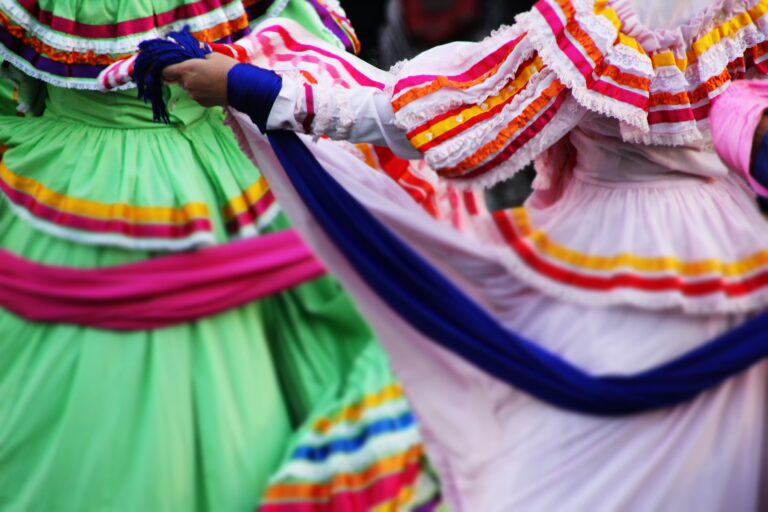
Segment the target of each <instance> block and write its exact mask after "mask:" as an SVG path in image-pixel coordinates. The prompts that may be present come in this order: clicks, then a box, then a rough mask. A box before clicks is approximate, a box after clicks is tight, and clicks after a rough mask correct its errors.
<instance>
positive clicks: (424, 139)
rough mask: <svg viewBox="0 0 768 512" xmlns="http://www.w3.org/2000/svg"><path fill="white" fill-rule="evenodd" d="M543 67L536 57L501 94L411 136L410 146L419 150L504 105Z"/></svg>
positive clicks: (539, 59)
mask: <svg viewBox="0 0 768 512" xmlns="http://www.w3.org/2000/svg"><path fill="white" fill-rule="evenodd" d="M543 65H544V64H543V62H542V60H541V58H540V57H536V58H535V59H534V60H533V62H531V63H530V64H529V65H528V66H526V67H525V68H523V69H522V71H520V73H518V74H517V76H516V77H515V79H514V80H512V81H511V82H510V83H509V84H508V85H507V86H506V87H504V89H502V91H501V93H499V94H498V95H496V96H494V97H492V98H488V99H487V100H486V101H485V103H483V104H482V105H476V106H472V107H469V108H466V109H464V110H462V111H461V112H460V113H459V114H457V115H455V116H451V117H449V118H447V119H444V120H443V121H440V122H439V123H435V124H434V125H432V127H431V128H430V129H429V130H425V131H423V132H421V133H418V134H417V135H415V136H413V137H412V138H411V139H410V140H411V144H413V146H414V147H415V148H416V149H419V148H421V147H423V146H425V145H426V144H429V143H430V142H431V141H432V140H434V139H436V138H438V137H440V136H441V135H443V134H444V133H446V132H449V131H451V130H454V129H455V128H457V127H459V126H461V125H462V124H464V123H468V122H470V121H471V120H473V119H474V118H476V117H477V116H480V115H483V114H485V113H486V112H488V111H489V110H493V109H494V108H496V107H497V106H499V105H501V104H503V103H505V102H506V101H508V100H509V99H510V98H512V97H513V96H515V95H516V94H517V93H519V92H520V91H521V90H522V89H524V88H525V87H526V85H528V82H529V81H530V79H531V77H532V76H533V75H535V74H536V73H537V72H539V71H540V70H541V68H542V67H543Z"/></svg>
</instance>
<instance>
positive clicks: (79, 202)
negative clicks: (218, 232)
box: [0, 162, 209, 224]
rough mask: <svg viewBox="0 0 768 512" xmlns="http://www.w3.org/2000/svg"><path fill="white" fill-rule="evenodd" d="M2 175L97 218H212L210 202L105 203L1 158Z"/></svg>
mask: <svg viewBox="0 0 768 512" xmlns="http://www.w3.org/2000/svg"><path fill="white" fill-rule="evenodd" d="M0 179H2V180H3V181H4V182H5V183H7V184H8V185H9V186H10V187H12V188H13V189H15V190H18V191H20V192H24V193H25V194H29V195H31V196H33V197H34V198H35V199H36V200H37V201H38V202H40V203H42V204H44V205H46V206H48V207H50V208H54V209H56V210H59V211H61V212H66V213H71V214H74V215H80V216H84V217H92V218H97V219H121V220H127V221H129V222H132V223H166V224H168V223H172V224H182V223H185V222H188V221H189V220H190V219H193V218H208V217H209V211H208V205H206V204H205V203H188V204H186V205H184V206H182V207H178V208H173V207H165V206H135V205H129V204H125V203H101V202H97V201H91V200H88V199H80V198H76V197H72V196H67V195H65V194H62V193H60V192H57V191H55V190H52V189H50V188H48V187H46V186H45V185H43V184H42V183H40V182H39V181H36V180H33V179H32V178H28V177H25V176H20V175H18V174H16V173H14V172H13V171H12V170H11V169H9V168H8V166H7V165H6V164H5V162H0Z"/></svg>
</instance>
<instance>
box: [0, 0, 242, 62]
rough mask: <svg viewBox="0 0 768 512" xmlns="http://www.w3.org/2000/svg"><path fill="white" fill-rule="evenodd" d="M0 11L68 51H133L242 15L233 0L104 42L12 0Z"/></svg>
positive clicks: (4, 0)
mask: <svg viewBox="0 0 768 512" xmlns="http://www.w3.org/2000/svg"><path fill="white" fill-rule="evenodd" d="M0 10H2V11H3V12H4V13H6V14H7V15H8V16H9V17H10V18H11V19H12V20H13V21H14V22H15V23H17V24H18V25H20V26H22V27H24V28H25V29H26V30H27V31H28V32H29V33H30V34H31V35H32V36H34V37H35V38H37V39H39V40H40V41H42V42H43V43H45V44H47V45H50V46H53V47H54V48H59V49H60V50H62V51H67V52H72V51H75V52H81V53H87V52H97V53H101V54H127V53H134V52H135V51H136V47H137V46H138V44H139V43H140V42H142V41H144V40H145V39H150V38H154V37H162V36H163V35H164V34H165V33H166V32H169V31H171V30H180V29H181V28H182V27H184V26H185V25H189V27H190V29H191V30H192V31H193V32H200V31H203V30H207V29H210V28H213V27H215V26H217V25H219V24H222V23H226V22H230V21H234V20H236V19H238V18H240V17H242V16H245V10H244V9H243V6H242V4H241V3H240V2H232V3H230V4H229V5H226V6H223V7H219V8H217V9H215V10H213V11H210V12H208V13H205V14H202V15H200V16H196V17H194V18H190V19H183V20H177V21H174V22H172V23H170V24H168V25H164V26H162V27H155V28H153V29H151V30H149V31H147V32H143V33H141V34H136V35H132V36H126V37H121V38H119V39H110V40H106V41H104V40H95V39H87V38H82V37H74V36H68V35H65V34H63V33H61V32H56V31H54V30H53V29H51V27H49V26H48V25H45V24H43V23H40V22H39V21H38V20H37V19H35V18H33V17H32V16H31V15H30V14H29V13H28V12H27V11H26V10H25V9H24V8H23V7H21V6H19V5H18V4H17V3H16V2H15V1H14V0H0Z"/></svg>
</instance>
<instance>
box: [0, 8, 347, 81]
mask: <svg viewBox="0 0 768 512" xmlns="http://www.w3.org/2000/svg"><path fill="white" fill-rule="evenodd" d="M307 3H308V4H309V5H310V6H311V7H312V8H313V9H314V10H315V11H316V12H317V14H318V16H319V19H320V22H321V23H322V25H323V27H324V29H325V30H326V31H327V32H329V34H332V35H333V36H334V37H336V38H338V39H339V41H340V42H341V44H343V45H345V46H346V47H347V48H348V49H350V50H356V49H358V43H357V39H356V38H355V35H354V31H353V30H352V28H351V25H350V24H349V20H347V19H346V17H345V16H344V12H343V10H341V8H340V7H339V6H338V5H337V4H336V3H334V2H333V0H307ZM288 4H289V0H197V1H191V2H190V1H182V0H156V1H153V2H133V1H131V2H124V1H120V0H104V1H99V2H92V1H90V0H59V1H56V2H39V1H37V0H0V55H1V56H2V57H4V58H5V60H6V61H7V62H9V63H11V64H13V65H14V66H16V67H17V68H19V69H20V70H21V71H22V72H24V73H25V74H27V75H29V76H31V77H33V78H38V79H40V80H43V81H45V82H47V83H50V84H53V85H56V86H59V87H66V88H74V89H89V90H98V89H99V86H98V81H97V80H96V79H97V77H98V75H99V73H101V72H102V71H103V70H104V68H105V67H107V66H109V65H110V64H113V63H115V62H117V61H120V60H123V59H125V58H126V57H128V56H130V55H132V54H133V53H135V51H136V48H137V46H138V44H139V43H140V42H141V41H144V40H146V39H152V38H156V37H162V36H163V35H165V34H166V33H168V32H170V31H172V30H180V29H181V28H182V27H184V26H185V25H188V26H189V27H190V29H191V30H192V32H193V33H194V35H195V37H197V38H198V39H200V40H203V41H206V42H232V41H234V40H237V39H240V38H241V37H243V36H246V35H248V34H249V33H250V32H251V26H252V25H254V24H255V23H256V22H257V20H259V21H260V20H261V19H262V18H264V17H269V16H277V15H279V14H280V13H281V12H282V11H284V10H285V9H286V7H287V6H288Z"/></svg>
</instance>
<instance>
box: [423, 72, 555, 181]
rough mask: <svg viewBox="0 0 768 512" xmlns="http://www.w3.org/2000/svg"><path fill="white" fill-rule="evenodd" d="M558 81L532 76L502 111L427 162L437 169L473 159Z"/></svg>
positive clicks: (430, 155)
mask: <svg viewBox="0 0 768 512" xmlns="http://www.w3.org/2000/svg"><path fill="white" fill-rule="evenodd" d="M554 80H556V78H555V77H554V76H553V75H552V73H537V74H535V75H534V76H533V77H531V79H530V81H529V82H528V86H527V87H526V88H525V89H523V90H522V91H521V92H519V93H518V94H517V96H515V97H514V99H513V100H512V101H511V102H510V103H509V104H508V105H506V106H505V107H504V108H503V109H502V111H501V112H499V113H498V114H497V115H495V116H493V117H491V118H489V119H488V120H487V121H485V122H482V123H478V124H477V125H475V126H473V127H472V128H470V129H469V130H467V131H466V132H464V133H462V134H461V135H459V136H457V137H453V138H451V139H449V140H448V141H446V142H444V143H443V144H440V145H439V146H437V147H435V148H434V149H430V150H428V151H427V152H426V157H427V162H428V163H429V164H430V166H431V167H433V168H435V169H440V168H445V167H454V166H456V165H458V164H459V163H460V162H461V161H462V160H464V159H466V158H467V157H468V156H470V155H471V154H472V153H474V151H475V150H476V149H477V148H479V147H483V146H485V145H486V144H488V143H490V142H492V141H493V140H494V139H496V138H497V137H498V135H499V131H500V130H501V129H502V128H503V127H505V126H507V125H508V124H509V123H510V121H511V120H513V119H514V118H516V117H518V116H520V115H521V114H522V112H523V110H524V108H525V107H526V106H528V105H529V104H530V103H531V102H532V101H533V100H535V99H536V98H537V97H539V95H540V94H541V91H542V90H543V89H544V88H546V87H547V86H548V85H550V84H551V83H552V82H553V81H554Z"/></svg>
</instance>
